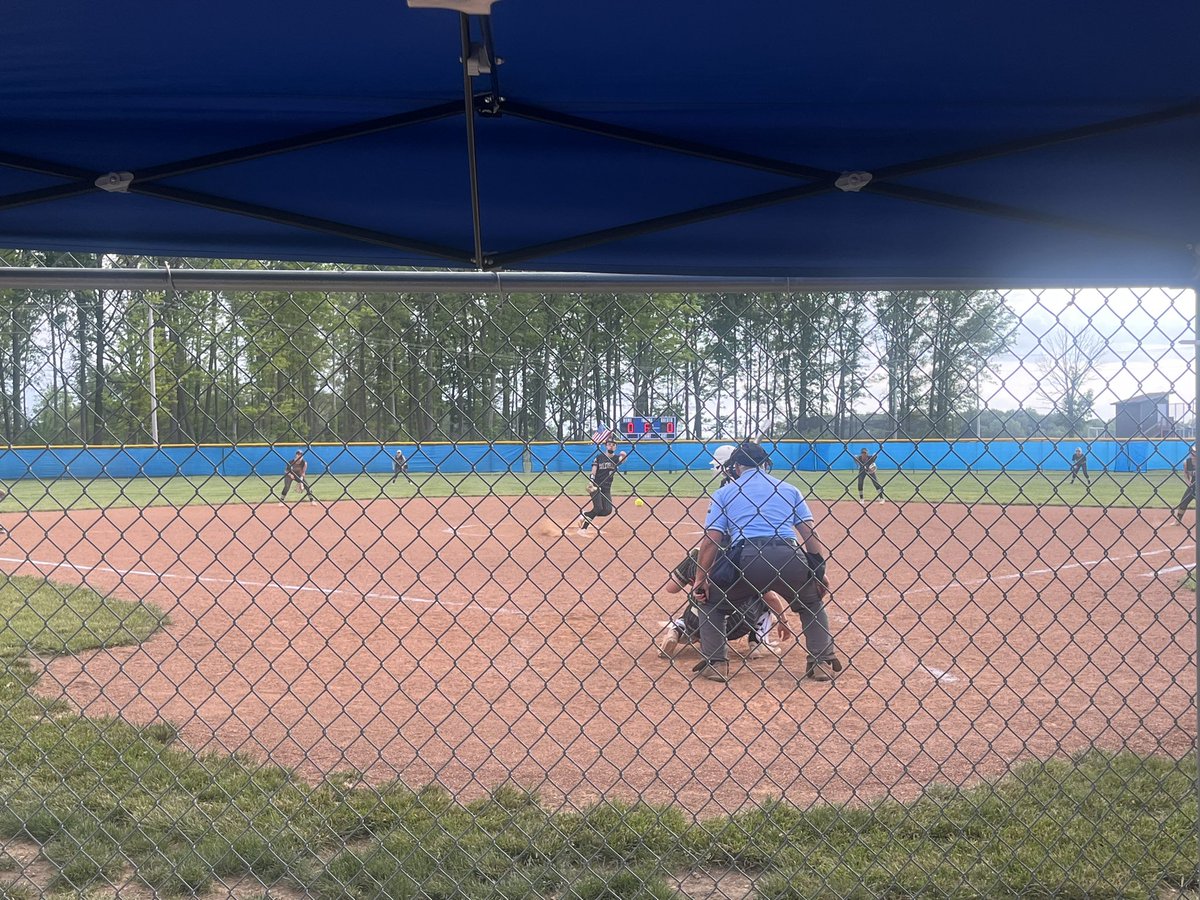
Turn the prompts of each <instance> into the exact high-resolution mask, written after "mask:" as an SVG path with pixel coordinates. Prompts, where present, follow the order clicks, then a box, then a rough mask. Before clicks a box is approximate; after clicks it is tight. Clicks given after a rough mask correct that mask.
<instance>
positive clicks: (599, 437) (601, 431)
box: [592, 425, 614, 444]
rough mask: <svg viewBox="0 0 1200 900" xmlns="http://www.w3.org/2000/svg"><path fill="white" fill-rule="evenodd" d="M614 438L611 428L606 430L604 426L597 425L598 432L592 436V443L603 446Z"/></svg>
mask: <svg viewBox="0 0 1200 900" xmlns="http://www.w3.org/2000/svg"><path fill="white" fill-rule="evenodd" d="M613 436H614V435H613V430H612V429H611V428H605V427H604V426H603V425H597V426H596V431H595V433H594V434H593V435H592V443H594V444H603V443H604V442H605V441H607V440H608V439H609V438H610V437H613Z"/></svg>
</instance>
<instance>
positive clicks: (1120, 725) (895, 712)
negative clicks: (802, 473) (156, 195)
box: [0, 497, 1195, 815]
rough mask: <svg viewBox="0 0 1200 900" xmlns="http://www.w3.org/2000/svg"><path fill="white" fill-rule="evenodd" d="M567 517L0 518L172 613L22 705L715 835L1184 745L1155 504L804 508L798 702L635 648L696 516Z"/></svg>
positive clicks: (180, 513) (32, 547) (88, 573)
mask: <svg viewBox="0 0 1200 900" xmlns="http://www.w3.org/2000/svg"><path fill="white" fill-rule="evenodd" d="M579 502H580V501H577V500H576V499H574V498H566V497H557V498H553V499H549V498H536V497H520V498H506V497H486V498H479V499H474V498H451V499H440V500H436V501H427V500H424V499H421V498H415V499H406V500H403V501H399V502H397V501H394V500H379V501H374V502H370V503H366V504H364V503H359V502H354V501H341V502H337V503H333V504H320V505H317V504H308V503H298V504H295V505H293V506H287V507H285V506H283V505H282V504H263V505H259V506H246V505H232V504H231V505H226V506H221V507H207V506H189V507H184V508H179V509H176V508H172V507H153V508H147V509H111V510H107V511H76V512H69V513H35V514H31V515H26V516H23V517H20V518H16V517H10V518H9V520H8V521H6V522H4V523H3V524H6V525H8V526H9V528H10V529H11V535H10V538H9V539H8V540H7V541H6V542H4V543H0V557H2V558H3V563H2V564H3V566H4V568H5V569H6V570H7V571H10V572H20V573H31V572H42V573H45V574H47V575H50V576H52V577H53V578H55V579H58V580H63V581H74V582H78V581H86V582H87V583H88V584H89V585H91V586H93V587H95V588H97V589H99V590H102V591H112V592H114V593H116V594H117V595H118V596H122V597H128V598H139V599H145V600H148V601H150V602H153V603H155V604H157V605H159V606H160V607H162V608H163V609H165V610H166V611H167V612H168V613H169V615H170V625H169V626H168V627H167V629H166V630H165V631H163V632H161V633H159V634H157V635H156V636H154V637H153V638H151V639H150V640H148V641H147V642H145V643H144V644H142V645H141V646H139V647H136V648H123V649H116V650H107V651H98V652H94V653H90V654H84V655H81V656H77V657H65V658H60V659H54V660H52V661H50V662H49V663H48V664H47V666H46V672H45V676H44V677H43V678H42V680H41V682H40V685H39V689H40V690H41V691H42V692H43V693H45V694H47V695H50V696H56V697H57V696H64V697H66V698H68V699H69V700H70V701H71V702H73V703H74V704H75V705H76V706H77V707H78V708H79V709H80V710H81V711H83V712H84V713H85V714H88V715H101V714H105V715H110V714H116V715H119V716H121V717H123V718H125V719H127V720H129V721H132V722H136V723H146V722H153V721H159V720H168V721H170V722H172V723H174V724H175V725H176V726H178V727H179V729H180V732H181V736H182V739H183V740H184V741H185V742H186V743H187V744H188V745H189V746H191V747H193V748H196V749H206V750H208V749H217V748H220V749H223V750H238V751H242V752H245V753H249V754H251V755H252V756H254V757H258V758H261V759H269V760H271V761H273V762H276V763H279V764H281V765H285V766H290V767H295V768H296V769H297V770H299V772H300V773H302V774H303V775H305V776H306V777H319V776H321V775H324V774H326V773H329V772H331V771H334V770H340V769H347V768H350V769H355V770H359V771H361V772H363V773H365V775H366V777H367V778H369V779H370V780H372V781H377V782H378V781H385V780H388V779H392V778H399V779H401V780H403V781H404V782H405V783H407V784H409V785H412V786H421V785H424V784H427V783H429V782H437V783H440V784H442V785H444V786H445V787H446V788H447V789H449V790H450V791H452V792H453V793H455V794H456V795H458V796H460V797H462V798H464V799H467V798H473V797H477V796H479V795H481V794H483V793H485V792H487V791H489V790H491V789H493V788H495V787H496V786H498V785H501V784H504V783H510V782H515V783H518V784H520V785H521V786H523V787H526V788H529V789H532V790H535V791H537V792H539V793H540V794H541V795H542V796H543V797H545V798H546V799H547V800H548V801H550V802H557V801H566V802H568V803H570V804H572V805H585V804H589V803H591V802H593V801H595V800H597V799H599V798H601V797H603V798H608V799H623V800H633V799H637V798H642V799H645V800H648V801H651V802H659V803H673V804H678V805H680V806H682V807H684V808H685V809H687V810H689V811H691V812H693V813H696V814H698V815H710V814H715V813H718V812H723V811H732V810H735V809H738V808H741V807H743V806H745V805H746V804H747V803H749V802H754V801H759V800H764V799H766V798H768V797H773V796H783V797H784V798H785V799H787V800H788V801H791V802H793V803H797V804H801V805H803V804H808V803H811V802H814V801H816V800H818V799H820V800H827V801H851V800H864V799H871V798H877V797H880V796H883V795H890V796H893V797H898V798H908V797H911V796H913V795H915V794H916V793H918V792H919V791H921V790H922V789H923V788H924V787H925V786H926V785H928V784H930V783H931V782H934V781H942V782H949V783H955V784H959V783H967V782H970V781H972V780H975V779H979V778H985V777H991V776H996V775H999V774H1002V773H1003V772H1005V771H1006V770H1007V769H1008V768H1009V767H1010V766H1011V765H1012V764H1013V763H1014V762H1017V761H1019V760H1023V759H1027V758H1032V757H1049V756H1052V755H1058V754H1065V753H1072V752H1076V751H1080V750H1083V749H1086V748H1089V747H1093V746H1098V747H1105V748H1110V749H1118V748H1129V749H1133V750H1136V751H1138V752H1143V753H1168V754H1172V755H1183V754H1185V753H1188V752H1190V751H1191V748H1192V745H1193V739H1194V737H1195V718H1194V709H1193V706H1192V693H1193V688H1194V685H1195V668H1194V657H1193V652H1194V648H1195V631H1194V625H1193V622H1192V617H1191V608H1192V603H1191V596H1190V594H1188V593H1187V592H1183V593H1181V594H1179V595H1178V596H1177V595H1176V593H1175V591H1176V589H1177V588H1178V586H1179V584H1180V583H1181V581H1182V579H1183V576H1184V574H1185V573H1184V572H1183V571H1182V570H1183V568H1185V567H1190V566H1192V565H1193V564H1194V557H1195V550H1194V545H1193V543H1192V538H1191V535H1190V532H1188V531H1187V530H1185V529H1183V528H1181V527H1179V526H1176V525H1174V524H1173V523H1170V522H1168V512H1167V511H1166V510H1151V511H1140V510H1127V509H1112V510H1107V509H1095V508H1092V509H1088V508H1079V509H1071V508H1067V507H1050V508H1044V509H1041V510H1039V509H1036V508H1033V507H1007V508H1006V507H998V506H974V507H967V506H958V505H938V506H930V505H925V504H919V503H906V504H900V505H898V504H891V503H886V504H873V505H871V506H868V507H862V506H860V505H859V504H857V503H838V504H834V505H832V506H829V507H827V508H826V507H821V506H820V504H814V507H815V508H814V512H815V513H816V515H817V521H818V523H819V530H820V532H821V534H822V537H823V538H824V540H825V541H826V543H827V544H829V545H830V546H831V547H832V548H833V554H832V556H833V560H834V561H833V563H832V565H831V580H832V582H833V584H834V588H835V590H834V599H833V603H832V606H831V614H832V618H833V622H834V630H835V633H836V636H837V643H838V646H839V648H840V650H841V653H842V655H843V656H844V657H846V658H847V659H848V660H849V662H850V667H849V670H848V671H847V672H846V673H845V674H844V675H843V676H842V677H841V678H839V679H838V680H837V681H836V682H835V683H833V684H830V685H824V684H818V683H814V682H811V681H800V682H799V683H798V681H797V675H798V674H801V673H802V672H803V667H804V653H803V648H802V647H794V648H792V649H791V650H790V652H789V653H788V654H787V655H786V656H785V657H784V658H783V660H782V661H778V660H773V659H764V660H752V661H741V662H739V661H738V660H737V655H736V654H735V655H734V659H735V663H734V667H735V669H737V668H738V666H739V665H740V667H741V668H740V671H738V673H737V675H736V677H735V678H734V679H733V680H732V681H731V682H730V683H729V684H728V685H720V684H716V683H712V682H707V681H703V680H694V679H693V678H692V676H691V674H690V670H691V667H692V665H693V664H694V663H695V661H696V659H697V657H696V656H695V655H694V653H692V652H690V651H686V652H684V653H682V654H680V656H679V658H678V659H676V660H665V659H661V658H659V656H658V653H657V651H656V649H655V647H654V644H653V640H654V637H655V636H656V635H657V633H658V632H659V630H660V628H661V625H662V624H663V623H664V622H665V621H666V620H667V618H668V616H669V615H670V614H672V613H674V612H675V611H676V607H675V606H674V605H673V604H674V601H675V600H676V599H677V598H678V595H668V594H666V593H665V592H662V591H661V590H659V589H660V588H661V586H662V584H663V583H664V582H665V580H666V575H667V572H668V571H669V569H670V568H671V567H672V566H673V565H674V564H675V563H676V562H677V561H678V559H679V558H680V556H681V555H682V553H683V552H684V551H685V550H686V549H687V548H688V547H690V546H691V545H692V544H693V543H694V542H695V540H696V538H697V536H698V533H699V531H700V528H699V525H698V524H697V523H698V521H699V520H700V518H701V517H702V515H703V512H704V509H705V508H706V503H707V501H706V500H703V499H701V500H693V501H686V500H677V499H674V498H661V499H653V498H650V499H647V505H646V506H644V507H637V506H634V504H633V503H632V502H623V503H620V504H619V508H618V513H617V515H616V516H614V517H613V518H612V519H611V520H610V521H609V523H608V524H606V526H605V527H604V529H603V532H602V534H601V535H600V536H598V537H590V538H579V537H577V536H575V535H574V533H573V532H574V528H573V521H574V519H573V517H574V516H575V515H576V514H577V513H578V504H579ZM564 527H565V528H566V531H564Z"/></svg>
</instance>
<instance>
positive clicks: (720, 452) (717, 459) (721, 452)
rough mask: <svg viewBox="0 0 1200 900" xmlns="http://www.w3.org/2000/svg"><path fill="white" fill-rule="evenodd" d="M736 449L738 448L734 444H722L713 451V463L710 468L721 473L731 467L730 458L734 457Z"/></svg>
mask: <svg viewBox="0 0 1200 900" xmlns="http://www.w3.org/2000/svg"><path fill="white" fill-rule="evenodd" d="M736 449H737V447H735V446H733V444H722V445H721V446H720V447H718V448H717V449H716V450H714V451H713V457H712V462H710V463H709V464H708V465H709V467H710V468H712V470H713V471H714V472H719V471H721V470H722V469H724V468H725V467H726V466H727V465H729V457H731V456H733V451H734V450H736Z"/></svg>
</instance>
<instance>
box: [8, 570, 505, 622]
mask: <svg viewBox="0 0 1200 900" xmlns="http://www.w3.org/2000/svg"><path fill="white" fill-rule="evenodd" d="M0 562H4V563H15V564H25V563H28V564H29V565H32V566H41V567H44V568H52V569H71V570H73V571H75V572H80V573H84V574H86V573H88V572H107V573H108V574H110V575H116V576H118V577H119V578H126V577H128V576H135V577H140V578H153V579H155V580H159V581H161V580H163V579H166V578H173V579H179V580H182V581H190V582H193V583H201V584H219V585H222V586H224V587H232V586H237V587H242V588H257V589H262V588H274V589H276V590H280V591H283V592H284V593H304V592H313V593H318V594H324V595H325V596H326V597H332V596H337V595H344V596H347V597H362V598H364V599H367V600H390V601H392V602H396V601H399V602H401V603H417V604H422V605H425V606H452V607H455V608H457V609H466V608H467V607H470V606H475V607H478V608H479V609H482V610H484V611H485V612H489V613H493V614H503V615H514V616H520V617H521V618H528V616H527V615H526V614H525V613H522V612H520V611H518V610H514V609H509V608H507V607H494V606H486V605H484V604H482V603H478V602H476V601H474V600H467V601H461V600H431V599H429V598H428V597H413V596H410V595H408V594H384V593H381V592H379V591H365V592H363V591H352V590H348V589H347V588H325V587H321V586H319V585H315V584H282V583H280V582H278V581H243V580H241V579H238V578H214V577H213V576H211V575H180V574H179V573H176V572H150V571H147V570H145V569H118V568H115V567H114V566H110V565H107V564H105V563H96V564H95V565H90V566H81V565H78V564H77V563H71V562H66V561H65V560H64V561H62V562H52V561H50V560H43V559H26V558H18V557H12V556H0Z"/></svg>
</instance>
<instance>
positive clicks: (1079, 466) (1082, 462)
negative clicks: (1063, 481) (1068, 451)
mask: <svg viewBox="0 0 1200 900" xmlns="http://www.w3.org/2000/svg"><path fill="white" fill-rule="evenodd" d="M1076 477H1080V478H1082V479H1083V480H1084V482H1085V483H1087V484H1091V483H1092V478H1091V476H1090V475H1088V470H1087V454H1086V453H1084V452H1083V448H1082V447H1076V448H1075V453H1074V455H1072V457H1071V480H1070V482H1069V483H1070V484H1074V483H1075V478H1076Z"/></svg>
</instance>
